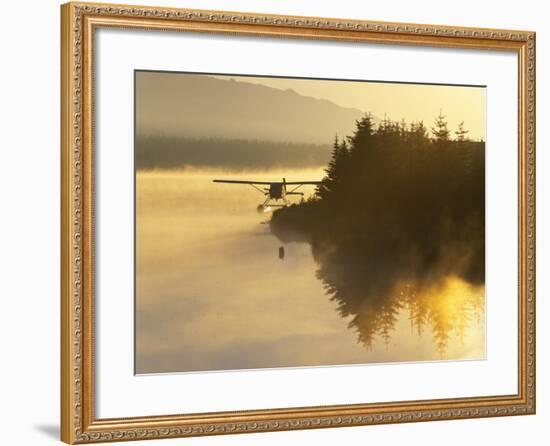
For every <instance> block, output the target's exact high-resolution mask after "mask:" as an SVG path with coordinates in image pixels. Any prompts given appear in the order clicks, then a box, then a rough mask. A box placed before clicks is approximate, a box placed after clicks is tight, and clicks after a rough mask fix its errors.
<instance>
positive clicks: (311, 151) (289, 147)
mask: <svg viewBox="0 0 550 446" xmlns="http://www.w3.org/2000/svg"><path fill="white" fill-rule="evenodd" d="M330 156H331V147H330V144H327V145H317V144H299V143H290V142H271V141H260V140H246V139H218V138H200V139H188V138H179V137H175V136H165V135H158V134H156V135H137V136H136V153H135V157H136V167H137V169H138V170H150V169H180V168H185V167H211V168H224V169H232V170H249V169H260V170H267V169H273V168H281V167H285V168H302V167H319V166H324V165H326V163H327V162H328V160H329V159H330Z"/></svg>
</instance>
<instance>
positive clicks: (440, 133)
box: [432, 110, 451, 142]
mask: <svg viewBox="0 0 550 446" xmlns="http://www.w3.org/2000/svg"><path fill="white" fill-rule="evenodd" d="M450 133H451V132H450V131H449V128H448V127H447V120H446V119H445V115H444V114H443V112H442V111H441V110H440V111H439V116H438V117H437V118H436V120H435V124H434V127H432V134H433V135H434V139H435V141H436V142H445V141H448V140H449V135H450Z"/></svg>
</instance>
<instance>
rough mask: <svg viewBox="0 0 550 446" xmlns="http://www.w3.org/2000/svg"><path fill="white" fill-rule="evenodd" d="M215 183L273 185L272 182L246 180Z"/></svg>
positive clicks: (216, 181) (215, 181) (218, 181)
mask: <svg viewBox="0 0 550 446" xmlns="http://www.w3.org/2000/svg"><path fill="white" fill-rule="evenodd" d="M212 181H213V182H214V183H230V184H268V185H269V184H273V182H270V181H245V180H212Z"/></svg>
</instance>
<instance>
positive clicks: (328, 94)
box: [216, 76, 486, 140]
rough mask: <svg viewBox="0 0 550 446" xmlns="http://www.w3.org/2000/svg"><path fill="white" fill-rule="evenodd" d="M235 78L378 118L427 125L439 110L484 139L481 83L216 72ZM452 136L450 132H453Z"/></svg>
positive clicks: (451, 121) (452, 126)
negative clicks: (308, 77)
mask: <svg viewBox="0 0 550 446" xmlns="http://www.w3.org/2000/svg"><path fill="white" fill-rule="evenodd" d="M216 77H218V78H220V79H228V78H234V79H235V80H238V81H239V82H250V83H255V84H261V85H266V86H268V87H272V88H277V89H280V90H287V89H292V90H294V91H296V92H297V93H298V94H300V95H304V96H311V97H314V98H318V99H328V100H329V101H332V102H334V103H335V104H337V105H340V106H342V107H352V108H357V109H359V110H362V111H365V112H367V111H369V112H371V113H373V114H374V115H375V116H377V117H379V118H383V117H384V116H385V115H386V114H387V116H388V118H391V119H393V120H401V119H402V118H404V119H405V120H406V121H407V122H411V121H424V124H425V125H426V127H427V128H428V129H430V128H431V126H432V124H433V122H434V119H435V117H436V116H437V115H438V114H439V111H440V110H441V111H442V112H443V114H444V115H445V116H446V117H447V121H448V122H449V128H450V130H451V131H453V132H454V131H455V130H456V127H457V126H458V124H459V123H460V122H461V121H464V126H465V128H466V129H468V130H469V131H470V133H469V135H468V136H469V137H471V138H472V139H476V140H477V139H479V138H483V139H485V113H486V107H485V93H486V89H485V88H483V87H464V86H442V85H418V84H396V83H379V82H363V81H359V82H358V81H334V80H311V79H283V78H269V77H248V76H247V77H243V76H216ZM453 136H454V134H453Z"/></svg>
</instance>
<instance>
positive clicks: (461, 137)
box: [455, 121, 469, 142]
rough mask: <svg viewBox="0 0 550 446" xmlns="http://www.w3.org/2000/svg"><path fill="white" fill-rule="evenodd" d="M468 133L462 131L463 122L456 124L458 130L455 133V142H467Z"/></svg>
mask: <svg viewBox="0 0 550 446" xmlns="http://www.w3.org/2000/svg"><path fill="white" fill-rule="evenodd" d="M468 133H469V131H468V130H465V129H464V121H462V122H461V123H460V124H458V130H457V131H456V132H455V135H456V140H457V141H459V142H464V141H468V140H469V139H468V138H467V137H466V135H467V134H468Z"/></svg>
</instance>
